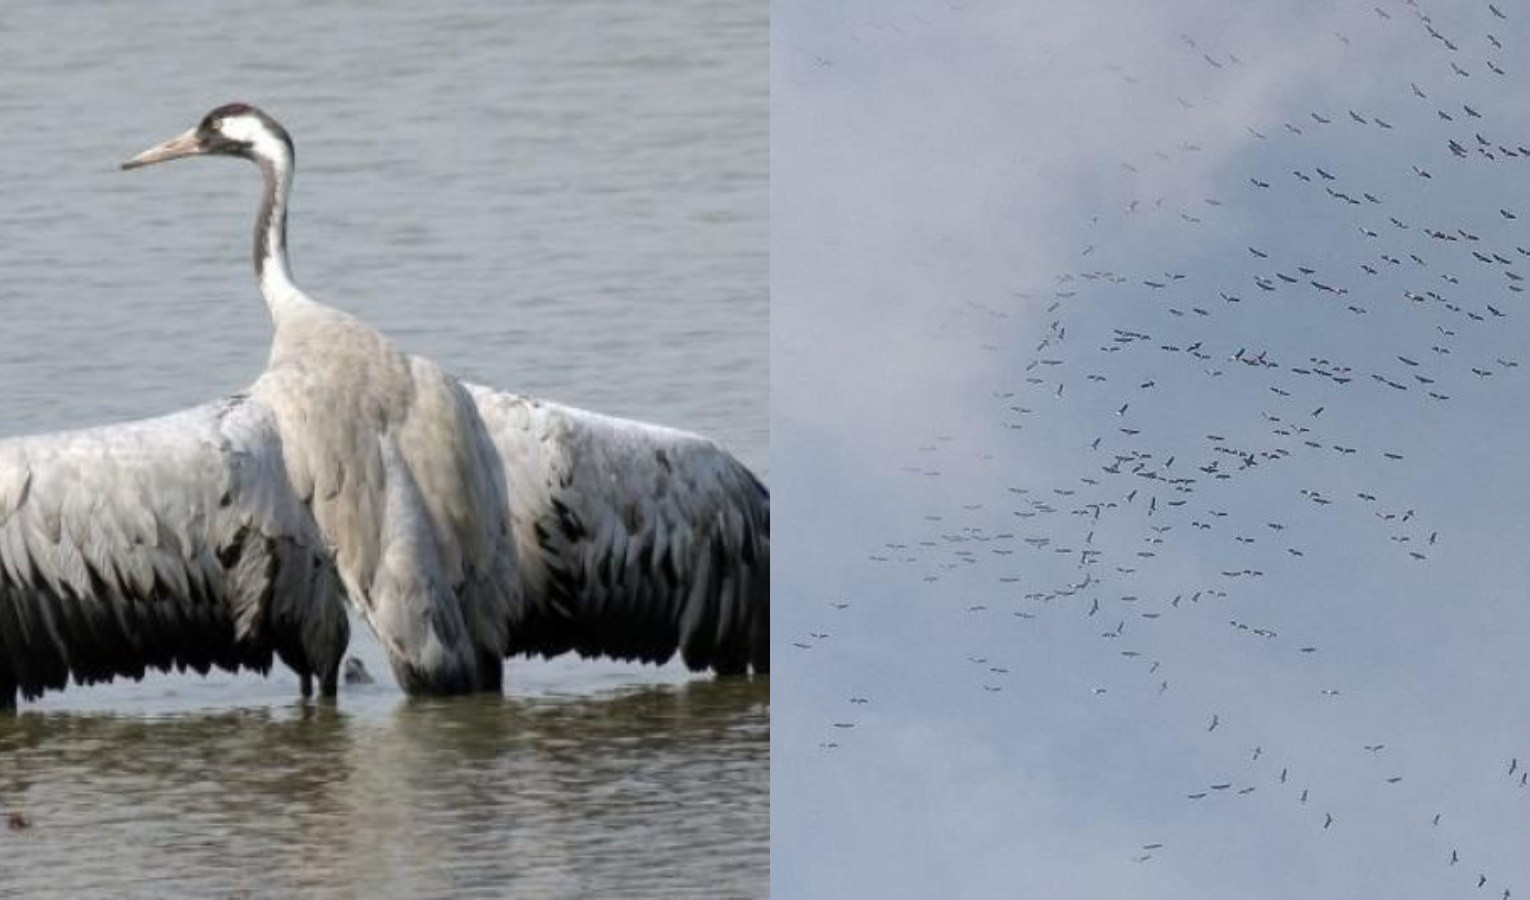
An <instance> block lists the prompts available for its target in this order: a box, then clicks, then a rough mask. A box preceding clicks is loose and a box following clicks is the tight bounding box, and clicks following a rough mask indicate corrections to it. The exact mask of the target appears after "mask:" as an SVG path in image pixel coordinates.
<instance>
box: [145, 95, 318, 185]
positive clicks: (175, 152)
mask: <svg viewBox="0 0 1530 900" xmlns="http://www.w3.org/2000/svg"><path fill="white" fill-rule="evenodd" d="M205 155H219V156H239V157H243V158H245V159H249V160H252V161H255V162H261V161H272V162H275V161H277V160H282V159H286V160H288V161H290V160H291V158H292V155H293V154H292V138H291V137H289V136H288V134H287V131H286V129H284V128H282V126H281V125H280V124H278V123H277V121H276V120H275V119H273V118H271V117H270V116H268V115H266V114H265V113H263V112H261V111H260V110H259V109H256V108H255V107H253V106H250V105H249V104H247V103H228V104H225V105H223V106H220V107H218V108H217V109H215V110H213V111H212V112H210V113H208V114H207V115H205V116H203V117H202V121H200V122H198V123H197V124H196V125H195V126H194V127H192V128H189V129H187V130H186V131H185V132H183V133H181V134H179V135H176V136H175V137H173V138H171V139H170V140H168V141H165V142H164V143H163V144H158V145H156V146H154V147H150V148H149V149H148V150H145V151H144V152H142V153H140V154H138V155H137V156H135V157H133V158H132V159H130V160H128V161H127V162H125V163H123V164H122V168H124V169H136V168H139V167H141V166H148V165H153V164H154V163H160V162H167V161H169V160H172V159H181V158H183V157H187V156H205Z"/></svg>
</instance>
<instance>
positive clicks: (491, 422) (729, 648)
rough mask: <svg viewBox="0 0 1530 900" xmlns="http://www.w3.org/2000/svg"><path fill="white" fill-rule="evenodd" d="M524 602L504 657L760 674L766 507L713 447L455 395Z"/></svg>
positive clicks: (764, 657)
mask: <svg viewBox="0 0 1530 900" xmlns="http://www.w3.org/2000/svg"><path fill="white" fill-rule="evenodd" d="M467 387H468V388H469V390H470V391H471V392H472V394H473V398H474V400H475V401H476V402H477V404H478V409H479V412H480V414H481V415H482V416H483V419H484V422H485V423H486V424H487V426H488V429H489V433H490V435H491V436H492V437H493V440H494V443H495V446H496V448H497V449H498V450H499V454H500V457H501V460H502V462H503V464H504V467H505V482H506V485H507V486H508V488H509V494H510V512H511V519H512V523H511V525H512V528H513V529H514V533H515V542H516V551H517V555H518V557H519V559H518V562H517V564H518V566H519V567H520V577H521V579H522V584H523V586H524V590H523V591H522V592H521V593H522V598H521V600H520V602H519V603H518V604H517V605H516V606H515V607H514V608H513V609H512V610H511V613H510V646H509V648H508V649H509V653H511V654H516V653H523V654H543V655H548V656H551V655H553V654H557V653H562V652H565V651H568V650H573V651H575V652H578V653H579V654H581V655H583V656H608V657H614V658H617V659H635V660H643V661H645V662H655V663H662V662H665V661H666V660H668V659H669V658H670V657H671V656H673V655H674V653H675V651H676V650H679V651H680V655H681V658H682V659H684V661H685V663H686V665H688V666H689V667H690V668H692V669H697V670H699V669H713V670H715V671H717V672H719V673H723V674H736V673H741V672H746V671H748V670H749V669H751V668H752V669H754V670H755V671H758V672H767V671H769V669H770V624H769V623H770V495H769V492H768V491H767V490H766V488H765V487H764V485H762V484H760V482H759V481H758V480H757V479H755V477H754V476H753V475H752V474H751V473H750V472H749V470H748V469H746V468H745V467H744V466H743V464H742V463H740V462H739V461H738V460H736V459H734V458H733V457H732V456H731V455H729V454H728V453H727V452H726V451H724V450H722V449H721V448H720V447H718V446H717V445H716V444H714V443H713V442H712V441H709V440H707V439H705V438H702V437H698V436H696V435H693V434H688V433H686V432H682V431H676V430H674V429H669V428H661V427H658V426H654V425H647V424H643V423H640V422H632V421H628V420H625V419H617V418H612V417H609V416H603V415H598V414H596V413H590V412H585V411H583V410H578V409H572V408H570V407H566V406H560V405H558V404H555V403H547V402H543V401H539V400H533V399H530V398H527V397H522V396H518V395H515V394H506V393H499V392H496V391H493V390H491V389H489V388H484V387H479V386H476V385H468V386H467Z"/></svg>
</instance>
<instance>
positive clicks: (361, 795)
mask: <svg viewBox="0 0 1530 900" xmlns="http://www.w3.org/2000/svg"><path fill="white" fill-rule="evenodd" d="M769 691H770V688H769V682H768V680H767V679H758V680H755V681H705V680H703V681H695V682H690V683H686V684H681V685H654V686H648V687H642V688H637V689H629V690H625V691H622V692H617V693H611V694H603V695H599V696H594V697H561V698H560V697H539V698H534V699H517V698H510V697H503V698H501V697H479V698H468V699H454V700H433V701H405V700H400V701H399V703H398V705H397V706H396V707H395V708H394V709H393V710H392V711H391V714H388V715H384V716H381V717H373V716H358V715H355V714H351V713H347V712H346V710H345V708H344V705H343V702H342V705H341V706H340V707H334V706H323V705H303V704H293V705H291V706H289V707H285V708H271V707H261V708H255V709H242V710H233V711H228V712H219V713H213V714H203V713H182V714H175V715H169V716H165V717H122V716H115V715H95V714H81V713H70V712H38V711H31V712H24V713H23V714H22V715H20V716H17V717H16V718H15V719H14V720H6V719H0V811H21V812H23V813H24V814H25V815H26V817H27V819H28V820H29V821H30V822H31V827H29V828H26V829H24V830H16V831H4V832H0V896H25V897H33V896H60V897H78V896H97V895H111V896H145V897H149V896H153V897H163V896H166V895H167V893H168V894H170V895H176V896H179V895H187V896H201V897H216V896H251V897H265V896H272V897H278V896H292V895H293V894H294V893H301V894H305V895H318V896H357V897H383V896H386V897H427V896H448V895H449V896H483V897H499V896H506V895H507V894H510V893H514V894H515V895H517V896H616V895H620V896H624V897H627V896H653V897H685V896H695V897H730V896H758V895H760V894H761V893H763V885H765V884H766V883H767V878H768V867H769V859H768V853H766V852H764V848H765V847H766V846H767V845H768V842H769V835H770V831H769V828H770V826H769V776H768V756H769V745H770V731H769V702H770V694H769ZM655 823H662V827H655Z"/></svg>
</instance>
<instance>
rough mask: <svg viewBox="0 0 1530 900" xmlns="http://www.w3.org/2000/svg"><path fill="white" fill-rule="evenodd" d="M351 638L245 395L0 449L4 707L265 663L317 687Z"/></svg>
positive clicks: (1, 444) (271, 438) (272, 438)
mask: <svg viewBox="0 0 1530 900" xmlns="http://www.w3.org/2000/svg"><path fill="white" fill-rule="evenodd" d="M348 636H349V635H348V625H347V622H346V616H345V612H344V608H343V605H342V602H341V595H340V592H339V587H338V580H337V579H336V577H335V573H334V568H333V566H332V564H331V563H330V561H329V556H328V554H327V553H326V552H325V550H324V547H323V543H322V541H321V540H320V539H319V538H318V534H317V531H316V529H315V527H314V525H313V521H312V518H311V517H310V516H309V514H308V512H307V510H306V509H305V508H304V507H303V505H302V504H301V503H300V502H299V501H298V500H297V498H296V497H295V496H294V494H293V492H292V490H291V488H290V486H289V485H288V482H287V478H286V474H285V468H284V465H283V460H282V451H281V442H280V439H279V438H278V436H277V432H276V429H275V426H274V423H273V420H272V418H271V415H270V413H269V412H268V411H267V410H266V409H265V408H264V407H262V406H261V405H259V404H258V403H256V402H254V401H252V400H250V399H249V398H247V397H244V396H235V397H232V398H229V399H226V400H223V401H219V402H217V403H211V404H207V405H204V406H199V407H196V408H194V409H190V410H187V411H185V412H181V413H177V414H175V415H171V416H165V417H162V418H157V419H150V420H145V421H142V422H133V423H128V424H123V425H116V426H111V427H105V428H92V429H86V430H81V431H71V432H63V433H58V434H48V435H37V436H31V437H21V438H13V439H8V440H4V441H0V707H4V706H7V705H13V704H14V702H15V694H16V692H17V691H18V690H19V691H20V693H21V694H22V695H23V696H25V697H28V698H34V697H37V696H39V695H40V694H41V693H42V692H43V691H45V690H58V689H62V688H63V687H64V686H65V685H66V684H67V682H68V679H69V678H71V677H72V678H73V679H74V681H75V683H77V684H90V683H93V682H99V681H107V680H110V679H112V678H114V677H116V676H124V675H125V676H129V677H132V678H135V679H136V678H140V677H142V676H143V674H144V671H145V670H146V669H149V668H154V669H161V670H169V669H172V668H173V669H177V670H185V669H188V668H189V669H193V670H196V671H198V672H204V673H205V672H206V671H207V670H208V669H209V668H210V667H212V666H218V667H221V668H224V669H228V670H237V669H241V668H248V669H254V670H257V671H261V672H265V671H267V670H269V668H270V666H271V658H272V654H273V653H275V654H276V655H278V656H279V657H280V658H281V659H282V660H283V662H285V663H287V664H288V665H289V666H291V667H292V668H293V669H295V670H296V671H297V672H298V673H299V674H300V675H301V676H302V677H303V681H304V685H305V687H306V686H307V685H308V684H309V680H310V677H311V676H313V675H317V676H319V677H320V679H321V682H322V683H323V684H324V686H325V687H326V688H330V687H332V686H333V682H334V678H335V673H336V671H337V670H338V668H339V663H340V657H341V655H342V654H343V652H344V650H345V644H346V641H347V639H348Z"/></svg>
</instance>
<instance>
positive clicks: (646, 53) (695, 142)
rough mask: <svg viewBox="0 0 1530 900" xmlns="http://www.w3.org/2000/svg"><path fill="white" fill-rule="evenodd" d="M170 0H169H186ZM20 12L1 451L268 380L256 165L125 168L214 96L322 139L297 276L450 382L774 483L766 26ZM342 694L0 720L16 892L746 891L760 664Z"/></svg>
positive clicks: (760, 863)
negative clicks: (649, 439)
mask: <svg viewBox="0 0 1530 900" xmlns="http://www.w3.org/2000/svg"><path fill="white" fill-rule="evenodd" d="M166 9H167V10H168V7H167V8H166ZM368 9H369V12H368V13H367V14H366V15H364V16H358V15H347V14H342V13H339V12H337V11H335V10H318V9H314V8H311V7H310V5H307V4H300V3H296V2H261V3H244V4H232V3H222V4H217V5H216V10H215V9H214V8H213V5H211V4H209V5H206V6H205V8H204V6H192V5H189V4H186V5H178V6H176V7H175V10H174V15H173V16H171V15H168V14H164V13H161V14H159V15H156V16H149V15H147V14H146V13H144V12H142V11H141V10H138V9H133V8H129V7H127V6H122V5H118V6H108V5H106V4H104V3H93V2H77V3H56V4H42V3H33V4H15V3H10V4H6V5H5V6H4V7H3V8H0V60H3V63H0V434H3V435H9V434H21V433H28V432H37V431H52V430H58V429H63V428H70V427H79V426H85V425H96V424H103V423H108V422H114V421H123V420H129V419H134V418H140V417H144V416H151V415H158V414H161V413H164V412H169V411H173V410H176V409H181V408H184V407H186V406H190V405H193V404H196V403H199V402H202V401H205V400H208V399H211V398H214V397H218V396H222V395H224V394H227V393H230V392H233V391H236V390H239V389H241V388H242V387H244V386H246V385H247V384H249V383H250V381H252V380H253V379H254V377H255V375H256V374H257V373H258V372H259V371H260V369H261V367H262V366H263V364H264V357H265V352H266V348H267V346H268V341H269V325H268V322H267V319H266V313H265V309H264V307H263V305H262V304H261V302H260V299H259V295H258V293H257V292H256V289H255V284H254V278H253V275H252V272H251V265H250V258H249V257H250V246H249V245H250V222H251V218H252V216H253V214H254V209H255V204H256V197H257V193H258V184H259V178H258V174H257V173H256V172H255V170H254V169H253V168H252V167H250V166H248V164H244V163H239V162H237V161H230V160H192V161H186V162H182V163H177V164H173V165H166V166H162V167H157V168H154V169H149V170H145V171H140V172H127V173H124V172H119V171H117V168H116V166H117V163H119V162H120V161H122V160H123V159H126V158H127V157H129V156H131V155H132V154H134V153H136V152H138V151H139V150H142V149H144V148H145V147H147V146H149V145H150V144H154V143H157V142H159V141H161V140H163V139H165V138H167V137H170V136H172V135H174V134H177V133H179V132H180V131H181V130H183V129H185V128H187V127H189V126H190V125H192V124H193V123H195V122H196V121H197V120H198V119H199V118H200V117H201V115H202V114H203V113H205V112H206V111H207V110H208V109H210V108H212V107H213V106H216V105H218V104H221V103H224V102H227V101H230V100H244V101H247V102H252V103H255V104H257V105H260V106H261V107H263V108H264V109H266V110H267V111H268V112H270V113H271V114H272V115H274V116H275V117H276V118H278V119H279V120H281V121H282V122H283V124H284V125H286V126H287V128H288V130H289V131H290V132H292V134H293V136H294V138H295V141H296V144H297V148H298V154H297V155H298V177H297V180H296V183H295V186H294V198H293V211H292V220H291V235H290V248H291V255H292V259H293V268H294V273H295V276H296V279H297V281H298V283H299V284H300V285H301V286H302V287H304V289H305V290H307V291H308V292H309V293H310V294H311V295H313V296H314V297H316V298H318V299H320V300H323V301H325V302H328V303H330V304H332V305H335V306H339V307H341V308H344V309H347V310H349V311H351V312H354V313H356V314H358V315H360V316H361V317H362V318H364V319H366V320H367V321H369V322H371V323H372V324H374V325H376V326H377V327H379V328H380V329H382V330H383V331H384V332H385V333H387V334H389V335H391V336H392V337H393V338H394V339H395V340H396V341H398V342H399V343H400V344H402V345H403V346H404V347H405V348H407V349H409V350H411V351H413V352H417V353H421V354H424V355H426V356H429V357H431V358H433V359H436V360H437V361H439V362H441V363H442V364H443V365H445V366H446V367H447V368H448V369H449V370H451V371H454V372H455V373H457V374H459V375H460V376H462V377H464V378H467V379H470V380H473V381H478V382H481V383H485V384H490V385H494V386H496V387H500V388H503V389H513V390H517V391H522V392H526V393H531V394H537V395H541V396H545V397H548V398H551V399H555V400H559V401H562V402H566V403H570V404H574V405H577V406H584V407H587V408H591V409H597V410H601V411H603V412H608V413H613V414H617V415H625V416H631V417H635V418H642V419H647V420H651V421H656V422H662V423H665V424H669V425H674V426H677V427H682V428H687V429H690V430H695V431H700V432H703V433H706V434H708V435H711V436H713V437H715V438H717V439H718V440H719V441H721V442H722V443H724V444H725V445H727V446H728V447H730V448H731V449H732V450H733V451H734V452H735V453H737V454H738V455H739V456H740V457H741V458H742V459H743V460H744V461H745V462H746V463H748V464H749V465H750V466H752V467H753V468H754V469H755V470H756V471H757V472H758V473H760V474H761V475H762V477H765V478H766V479H767V480H768V476H769V418H768V400H769V387H768V370H767V366H768V363H767V359H768V352H767V351H768V343H767V342H768V323H769V305H768V293H767V269H768V250H767V246H768V245H767V241H768V236H767V235H768V208H767V199H766V198H767V193H766V184H767V180H766V179H767V165H768V162H767V144H766V134H767V65H768V63H767V33H766V16H767V10H766V6H765V4H764V3H761V2H746V3H740V2H730V0H690V2H677V3H665V4H631V3H622V2H620V0H585V2H546V3H534V2H522V3H514V4H500V3H480V4H473V3H463V4H454V5H451V6H449V7H447V6H442V7H440V10H441V11H439V12H431V11H427V5H426V4H414V3H404V2H395V3H386V4H369V5H368ZM352 633H353V638H352V649H353V651H354V652H355V653H357V654H358V655H360V656H361V657H362V658H363V659H365V660H366V661H367V662H368V663H369V668H371V669H372V671H373V672H374V674H377V675H379V676H380V678H379V683H378V684H376V685H371V686H366V687H358V688H342V691H341V697H340V699H339V702H338V704H337V705H336V706H334V707H326V706H317V705H305V704H302V703H300V702H299V701H298V700H297V684H296V679H295V678H293V677H292V676H291V675H290V674H289V673H286V672H285V671H277V672H273V673H272V675H271V676H270V677H269V678H260V677H258V676H253V675H239V676H234V675H229V674H227V673H222V672H214V673H213V674H212V675H209V676H207V677H205V678H204V677H200V676H196V675H194V674H192V675H180V676H155V677H151V678H148V679H145V680H144V681H143V682H141V683H132V682H119V683H116V684H112V685H107V686H96V687H92V688H71V689H70V690H69V691H66V692H64V693H62V694H57V695H50V696H49V697H47V698H45V699H44V700H42V701H41V702H38V703H33V704H28V705H26V706H24V708H23V710H22V713H21V715H19V716H18V717H16V718H15V719H14V720H4V721H0V813H4V812H12V811H19V812H21V813H22V814H23V815H24V816H25V817H26V819H27V820H28V821H29V822H30V827H28V828H25V829H22V830H9V829H7V830H3V831H0V896H26V897H33V896H68V897H76V896H144V897H148V896H153V897H167V896H197V897H206V896H254V897H260V896H290V895H293V894H303V895H312V896H356V897H378V896H395V897H419V896H434V895H456V894H476V895H481V896H503V895H506V894H509V893H512V892H513V893H514V894H515V895H517V896H576V895H608V896H609V895H617V894H620V895H622V896H665V897H669V896H700V897H712V896H762V895H764V894H765V893H766V891H767V885H768V865H769V802H768V793H769V789H768V779H769V776H768V769H769V686H768V682H767V681H764V680H761V681H757V682H753V683H748V682H744V683H719V682H714V681H712V680H710V679H707V678H698V677H695V676H692V675H691V674H690V673H687V672H685V671H684V670H683V669H682V668H680V667H678V666H675V665H670V666H666V667H661V668H651V667H648V668H645V667H633V666H626V665H618V664H614V663H600V662H586V661H580V660H569V659H559V660H554V661H521V662H515V663H512V665H511V666H510V667H509V669H508V671H507V689H506V694H507V696H506V697H504V698H489V699H478V700H462V701H453V702H409V701H406V700H405V699H404V698H403V696H402V695H401V694H400V693H399V692H398V690H397V688H396V687H395V686H394V685H393V684H392V683H391V681H390V680H389V679H388V678H387V677H386V666H385V665H383V663H382V658H381V654H380V651H379V650H378V648H377V647H376V646H375V644H373V643H372V641H371V638H370V635H369V634H367V632H366V629H365V627H364V626H361V625H359V623H353V629H352Z"/></svg>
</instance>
